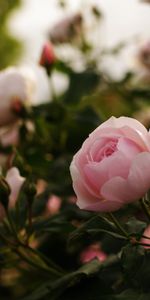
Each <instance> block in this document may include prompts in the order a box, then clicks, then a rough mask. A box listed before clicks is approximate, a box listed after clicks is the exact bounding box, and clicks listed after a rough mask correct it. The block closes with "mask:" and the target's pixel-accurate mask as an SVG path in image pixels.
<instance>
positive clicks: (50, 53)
mask: <svg viewBox="0 0 150 300" xmlns="http://www.w3.org/2000/svg"><path fill="white" fill-rule="evenodd" d="M55 61H56V56H55V54H54V49H53V46H52V44H51V43H50V42H46V43H45V45H44V47H43V50H42V53H41V57H40V61H39V64H40V65H41V66H43V67H45V68H46V69H48V68H51V67H52V65H53V64H54V62H55Z"/></svg>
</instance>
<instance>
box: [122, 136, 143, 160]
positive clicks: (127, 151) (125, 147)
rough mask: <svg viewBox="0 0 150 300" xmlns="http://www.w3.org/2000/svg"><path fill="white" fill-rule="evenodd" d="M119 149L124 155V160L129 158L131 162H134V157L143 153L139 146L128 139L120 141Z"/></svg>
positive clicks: (123, 138) (124, 138)
mask: <svg viewBox="0 0 150 300" xmlns="http://www.w3.org/2000/svg"><path fill="white" fill-rule="evenodd" d="M117 148H118V150H119V151H120V152H122V153H123V154H124V158H127V159H128V160H129V161H132V160H133V159H134V157H135V156H136V155H137V154H138V153H140V152H141V148H140V147H139V145H137V144H136V143H134V142H133V141H132V140H130V139H128V138H126V137H121V138H120V139H119V141H118V144H117Z"/></svg>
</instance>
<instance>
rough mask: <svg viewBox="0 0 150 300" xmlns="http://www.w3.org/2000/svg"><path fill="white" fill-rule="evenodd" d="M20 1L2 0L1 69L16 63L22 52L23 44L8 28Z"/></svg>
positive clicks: (0, 5) (0, 20) (0, 30)
mask: <svg viewBox="0 0 150 300" xmlns="http://www.w3.org/2000/svg"><path fill="white" fill-rule="evenodd" d="M20 3H21V1H20V0H0V24H1V26H0V57H1V58H2V59H1V61H0V69H3V68H5V67H7V66H8V65H10V64H13V63H15V62H16V61H17V60H18V57H19V55H20V54H21V44H20V43H19V42H18V41H17V40H16V39H15V38H14V37H13V36H12V35H11V34H10V33H9V30H8V18H9V16H10V14H11V12H12V10H13V9H15V8H17V7H18V6H19V4H20Z"/></svg>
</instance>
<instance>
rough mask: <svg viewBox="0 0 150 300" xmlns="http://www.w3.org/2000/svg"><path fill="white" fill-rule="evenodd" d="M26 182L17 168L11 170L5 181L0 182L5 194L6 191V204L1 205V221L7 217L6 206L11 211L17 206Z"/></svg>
mask: <svg viewBox="0 0 150 300" xmlns="http://www.w3.org/2000/svg"><path fill="white" fill-rule="evenodd" d="M24 181H25V178H24V177H22V176H20V173H19V170H18V169H17V168H15V167H13V168H11V169H9V170H8V172H7V174H6V177H5V178H4V179H3V181H2V180H1V181H0V182H1V183H0V186H1V188H2V183H3V192H4V191H5V199H6V203H3V202H1V203H0V219H2V218H3V217H4V216H5V211H4V207H6V205H7V206H8V208H10V209H11V208H13V207H14V206H15V204H16V201H17V198H18V196H19V193H20V190H21V187H22V185H23V183H24ZM1 191H2V189H1ZM6 196H7V197H8V199H7V198H6ZM3 199H4V198H3Z"/></svg>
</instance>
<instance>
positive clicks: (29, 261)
mask: <svg viewBox="0 0 150 300" xmlns="http://www.w3.org/2000/svg"><path fill="white" fill-rule="evenodd" d="M14 252H15V253H16V254H17V255H18V256H19V257H20V258H21V259H23V260H24V261H25V262H26V263H27V264H29V265H31V266H32V267H34V268H36V269H40V270H41V271H43V272H46V273H50V274H54V275H56V276H60V275H61V274H60V273H58V272H57V271H56V270H55V269H51V268H49V267H47V266H44V265H41V264H39V263H37V262H36V261H35V260H33V259H32V258H31V257H30V256H27V255H26V254H24V253H23V252H22V251H21V249H20V248H16V249H14Z"/></svg>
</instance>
